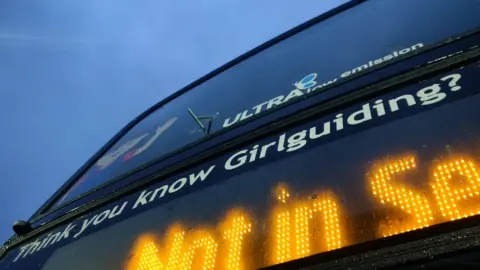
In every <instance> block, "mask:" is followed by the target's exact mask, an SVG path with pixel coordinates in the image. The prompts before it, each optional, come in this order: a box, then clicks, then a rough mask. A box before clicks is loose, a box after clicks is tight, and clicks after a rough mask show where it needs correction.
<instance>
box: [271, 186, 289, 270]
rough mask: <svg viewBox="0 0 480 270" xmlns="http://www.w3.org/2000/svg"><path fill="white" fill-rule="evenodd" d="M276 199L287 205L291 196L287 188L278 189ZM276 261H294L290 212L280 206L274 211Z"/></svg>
mask: <svg viewBox="0 0 480 270" xmlns="http://www.w3.org/2000/svg"><path fill="white" fill-rule="evenodd" d="M276 193H277V194H276V198H277V200H278V201H279V202H280V203H281V204H286V203H287V201H288V198H289V197H290V194H289V193H288V191H287V189H286V188H285V187H279V188H277V192H276ZM274 223H275V225H274V226H275V229H274V235H275V245H274V247H275V250H276V251H275V259H274V263H283V262H286V261H289V260H291V259H292V255H291V250H290V241H291V234H290V229H291V226H290V212H289V209H288V208H287V207H286V206H283V205H280V206H279V207H277V209H276V211H274Z"/></svg>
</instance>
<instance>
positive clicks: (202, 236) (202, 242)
mask: <svg viewBox="0 0 480 270" xmlns="http://www.w3.org/2000/svg"><path fill="white" fill-rule="evenodd" d="M194 234H195V235H194V237H193V241H192V243H191V245H190V247H188V249H187V252H186V253H185V254H184V255H183V262H182V267H181V268H180V269H182V270H189V269H193V267H194V265H193V262H194V259H195V254H197V253H199V252H197V251H200V250H201V251H202V253H201V254H202V255H203V258H201V259H200V260H198V258H197V260H196V262H198V263H199V264H203V267H201V269H203V270H208V269H214V268H215V257H216V255H217V248H218V244H217V242H216V241H215V239H214V238H213V236H212V235H211V234H210V233H208V232H206V231H203V230H198V231H196V232H195V233H194ZM195 266H196V267H195V268H199V267H198V266H199V265H195Z"/></svg>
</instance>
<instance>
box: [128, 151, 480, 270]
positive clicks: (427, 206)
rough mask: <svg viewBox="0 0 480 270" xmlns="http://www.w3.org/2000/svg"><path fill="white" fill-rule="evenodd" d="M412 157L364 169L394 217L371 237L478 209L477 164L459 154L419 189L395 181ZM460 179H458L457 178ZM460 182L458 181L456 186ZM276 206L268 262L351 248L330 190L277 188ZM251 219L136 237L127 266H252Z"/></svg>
mask: <svg viewBox="0 0 480 270" xmlns="http://www.w3.org/2000/svg"><path fill="white" fill-rule="evenodd" d="M416 167H417V161H416V159H415V157H413V156H402V157H399V158H398V159H391V160H385V161H381V162H378V163H377V164H375V165H374V166H373V167H372V169H371V171H370V172H369V173H368V174H367V175H368V178H367V180H366V181H365V185H366V186H367V189H366V190H368V191H369V193H370V194H369V196H370V197H371V198H373V199H374V200H375V201H376V202H377V203H378V204H380V205H386V206H389V207H392V208H395V209H396V210H401V213H396V211H392V213H391V214H392V215H391V217H390V218H389V219H388V220H386V222H382V223H379V224H377V225H376V226H375V227H374V228H371V229H372V230H373V231H375V234H376V237H385V236H391V235H395V234H400V233H404V232H408V231H412V230H417V229H421V228H425V227H428V226H430V225H433V224H438V223H442V222H445V221H451V220H456V219H461V218H466V217H469V216H473V215H477V214H480V203H479V202H480V201H479V200H478V199H480V196H479V195H480V176H479V167H478V163H477V162H475V161H473V160H472V159H469V158H464V157H461V156H458V157H452V158H446V159H442V161H440V162H438V163H437V164H435V165H433V166H432V168H430V171H431V175H430V176H429V177H426V179H428V180H426V182H427V184H428V186H429V189H430V194H428V191H422V190H419V189H416V188H412V187H410V186H409V185H407V184H405V183H402V182H401V181H399V176H400V177H401V176H403V175H405V174H407V173H408V172H410V171H415V170H416ZM459 178H460V179H461V181H458V180H459ZM457 182H461V183H460V184H459V183H457ZM274 194H275V197H276V200H277V203H276V206H275V207H274V208H273V211H272V212H271V213H270V216H269V217H268V219H269V221H268V222H265V223H264V224H269V225H267V226H269V227H267V228H264V229H263V230H266V231H268V233H267V235H268V237H270V238H271V239H269V241H267V242H268V243H270V245H269V247H268V248H266V253H267V254H265V258H266V264H265V265H263V266H266V265H274V264H279V263H283V262H287V261H290V260H294V259H300V258H304V257H307V256H309V255H313V254H316V253H321V252H325V251H331V250H334V249H338V248H341V247H344V246H348V245H349V244H351V243H349V240H348V233H347V230H346V228H345V221H344V220H343V219H344V218H343V217H344V216H348V213H346V211H348V210H347V209H344V208H343V207H342V204H341V201H340V200H339V199H338V197H337V196H336V195H335V194H334V193H333V192H332V191H331V190H321V191H319V192H315V195H314V196H310V197H308V198H303V199H292V198H290V192H289V189H288V188H287V187H286V186H284V185H279V186H278V187H277V188H276V189H275V191H274ZM254 223H256V222H255V220H254V218H253V217H251V216H249V214H247V213H246V212H245V211H243V210H239V209H235V210H232V211H230V212H229V213H228V214H227V216H226V217H225V219H224V221H222V222H221V225H220V226H219V229H218V230H217V231H216V232H215V231H209V230H208V229H206V228H201V227H200V228H195V229H193V230H190V231H189V232H187V230H186V229H185V228H182V226H181V225H179V224H175V225H173V226H172V227H170V229H169V230H168V232H167V233H166V235H165V237H164V239H165V240H164V242H158V240H157V237H156V236H154V235H148V234H146V235H143V236H141V237H140V238H139V239H138V240H137V242H136V244H135V246H134V249H133V254H134V257H133V258H132V259H131V260H130V261H129V263H128V267H127V268H126V269H128V270H161V269H182V270H183V269H229V270H239V269H253V268H254V267H252V265H249V263H248V262H251V260H250V256H251V253H252V251H251V250H249V249H251V246H252V244H253V243H252V242H251V241H252V239H251V238H252V235H253V234H255V232H254V230H255V229H258V230H262V228H258V227H256V228H254V227H253V225H254Z"/></svg>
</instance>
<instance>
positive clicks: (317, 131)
mask: <svg viewBox="0 0 480 270" xmlns="http://www.w3.org/2000/svg"><path fill="white" fill-rule="evenodd" d="M479 74H480V66H479V63H476V64H473V65H470V66H466V67H463V68H461V69H458V70H454V71H452V72H448V73H444V74H441V75H438V76H436V77H433V78H431V79H429V80H423V81H421V82H419V83H416V84H412V85H410V86H407V87H404V88H401V89H396V90H392V91H390V92H388V93H384V94H382V95H379V96H377V97H374V98H370V99H364V100H360V101H358V102H357V103H356V104H355V105H352V106H349V107H341V108H337V109H335V111H334V112H331V113H330V114H328V115H324V116H321V117H319V118H317V119H315V120H310V121H309V122H304V123H302V124H299V125H297V126H296V127H293V128H291V129H289V130H286V131H284V132H280V133H277V134H273V135H272V136H270V137H267V138H264V139H262V140H259V141H256V142H253V143H251V144H249V145H245V146H243V147H241V148H238V149H235V150H234V151H232V152H229V153H226V154H224V155H223V156H220V157H217V158H215V159H213V160H209V161H206V162H205V163H204V164H201V165H199V166H198V167H195V168H192V169H190V170H188V171H185V172H182V173H181V174H179V175H176V176H172V177H170V178H168V179H165V180H164V181H161V182H158V183H156V184H155V185H152V186H150V187H148V188H146V189H145V190H141V191H138V192H137V193H135V194H132V195H129V196H127V197H124V198H122V199H121V200H120V201H117V202H114V203H111V204H110V205H107V206H105V207H104V208H102V209H98V210H97V211H95V212H92V213H89V214H88V215H86V216H84V217H82V218H80V219H78V220H76V221H73V222H72V223H70V224H68V225H65V226H66V227H65V226H64V227H61V228H57V229H55V231H52V232H50V233H49V234H45V235H44V236H41V237H39V238H38V239H36V240H35V241H33V242H32V243H33V244H32V243H30V244H25V245H24V246H23V247H22V249H21V250H22V251H17V252H12V254H11V255H10V257H9V258H7V260H12V261H13V260H16V262H15V263H13V264H12V266H15V265H21V263H22V261H27V260H28V259H29V258H31V257H34V256H40V254H42V252H47V250H49V249H53V248H56V251H55V252H54V253H53V255H52V256H51V258H50V259H49V260H48V261H47V262H46V263H45V264H44V265H43V268H42V270H60V269H71V270H76V269H105V270H108V269H112V270H113V269H116V270H117V269H125V270H139V269H173V268H172V267H177V268H175V269H197V267H201V268H203V269H258V268H260V267H264V266H268V265H273V264H278V263H282V262H286V261H290V260H293V259H297V258H303V257H306V256H310V255H313V254H318V253H322V252H327V251H331V250H335V249H339V248H342V247H346V246H349V245H352V244H357V243H362V242H365V241H369V240H375V239H379V238H382V237H388V236H391V235H398V234H403V233H406V232H409V231H414V230H419V229H422V228H427V227H430V226H433V225H436V224H441V223H445V222H448V221H452V220H457V219H463V218H468V217H471V216H474V215H477V214H478V213H479V212H480V136H479V135H480V126H479V125H478V114H479V113H480V107H479V106H478V104H479V102H480V95H479V88H478V87H477V86H478V82H479V78H480V77H479V76H478V75H479ZM68 226H70V227H68ZM66 228H67V229H68V228H73V229H71V231H69V233H70V234H69V235H67V236H66V237H65V238H61V237H62V236H59V237H60V239H58V238H56V241H53V240H48V239H49V238H51V237H54V236H55V235H56V234H57V233H60V232H65V231H66V230H67V229H66ZM101 228H103V229H102V230H100V229H101ZM59 235H60V234H59ZM35 243H37V244H35ZM42 243H43V244H42ZM67 243H69V244H68V245H66V244H67ZM29 245H30V246H29ZM86 258H88V259H86ZM17 263H18V264H17ZM155 267H157V268H155ZM13 269H15V268H13Z"/></svg>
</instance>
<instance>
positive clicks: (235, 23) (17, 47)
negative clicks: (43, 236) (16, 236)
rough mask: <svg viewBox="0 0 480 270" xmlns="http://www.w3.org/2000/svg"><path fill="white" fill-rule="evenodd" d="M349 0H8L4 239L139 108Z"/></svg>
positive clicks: (0, 224) (1, 97)
mask: <svg viewBox="0 0 480 270" xmlns="http://www.w3.org/2000/svg"><path fill="white" fill-rule="evenodd" d="M343 2H345V1H341V0H322V1H318V0H299V1H289V0H264V1H253V0H250V1H244V0H243V1H240V0H236V1H223V0H209V1H185V0H175V1H151V0H146V1H140V2H138V1H135V2H132V1H114V0H88V1H72V0H70V1H61V0H45V1H25V0H18V1H2V2H1V3H0V112H1V113H0V121H1V122H2V124H3V125H2V132H1V133H0V139H1V140H0V141H1V142H2V143H3V145H2V149H3V151H2V152H3V154H2V155H0V164H1V165H0V209H1V211H2V214H1V215H0V242H2V243H3V241H5V240H6V239H7V238H8V237H9V236H10V235H11V234H12V230H11V225H12V224H13V222H14V221H15V220H18V219H27V218H28V217H29V216H30V215H31V214H32V213H33V212H34V211H35V210H36V209H37V208H38V207H39V206H40V205H41V204H42V203H43V202H44V201H45V200H46V199H48V197H49V196H50V195H51V194H52V193H53V192H55V190H56V189H58V187H59V186H60V185H61V184H63V183H64V182H65V181H66V180H67V179H68V178H69V177H70V176H71V175H72V174H73V173H74V172H75V171H76V170H77V169H78V168H79V167H80V166H81V165H82V164H83V163H84V162H85V161H86V160H87V159H88V158H89V157H90V156H91V155H93V154H94V153H95V152H96V151H97V150H98V149H99V148H100V147H101V146H102V145H103V144H104V143H105V142H106V141H107V140H109V139H110V138H111V137H112V136H113V135H114V134H115V133H116V132H118V131H119V130H120V129H121V128H122V127H123V126H124V125H125V124H127V123H128V122H129V121H130V120H132V119H133V118H134V117H135V116H137V115H138V114H139V113H141V112H142V111H144V110H146V109H147V108H148V107H150V106H151V105H153V104H155V103H157V102H158V101H160V100H161V99H163V98H165V97H166V96H168V95H170V94H171V93H173V92H175V91H177V90H179V89H180V88H182V87H183V86H185V85H187V84H188V83H190V82H192V81H194V80H196V79H198V78H199V77H201V76H202V75H204V74H206V73H208V72H210V71H212V70H213V69H215V68H217V67H219V66H220V65H222V64H224V63H226V62H228V61H229V60H231V59H233V58H235V57H237V56H239V55H240V54H242V53H244V52H246V51H248V50H250V49H252V48H253V47H255V46H257V45H260V44H261V43H263V42H265V41H267V40H269V39H271V38H273V37H275V36H277V35H278V34H281V33H282V32H284V31H286V30H289V29H290V28H292V27H294V26H296V25H298V24H300V23H302V22H304V21H306V20H308V19H310V18H312V17H314V16H316V15H319V14H320V13H323V12H325V11H327V10H329V9H331V8H333V7H335V6H338V5H339V4H341V3H343Z"/></svg>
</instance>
